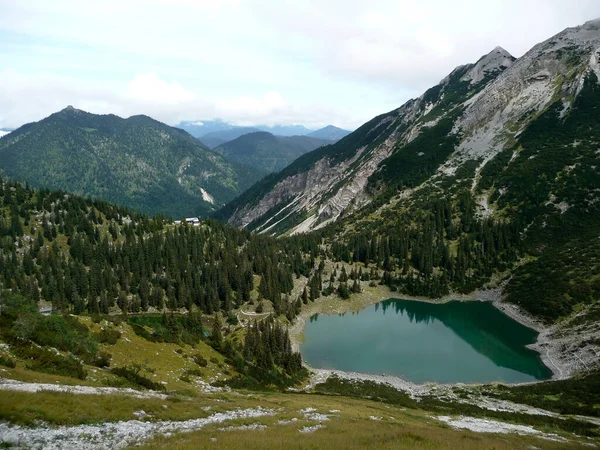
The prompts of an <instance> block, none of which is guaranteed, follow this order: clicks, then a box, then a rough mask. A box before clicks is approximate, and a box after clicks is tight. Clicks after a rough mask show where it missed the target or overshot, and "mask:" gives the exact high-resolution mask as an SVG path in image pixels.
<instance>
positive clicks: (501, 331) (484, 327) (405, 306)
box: [300, 300, 552, 383]
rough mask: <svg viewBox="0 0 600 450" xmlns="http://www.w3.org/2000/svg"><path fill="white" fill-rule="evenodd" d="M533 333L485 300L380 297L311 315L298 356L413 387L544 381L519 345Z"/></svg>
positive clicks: (535, 357) (544, 372)
mask: <svg viewBox="0 0 600 450" xmlns="http://www.w3.org/2000/svg"><path fill="white" fill-rule="evenodd" d="M537 334H538V333H537V332H536V331H535V330H532V329H531V328H527V327H525V326H523V325H521V324H520V323H518V322H516V321H515V320H513V319H511V318H510V317H508V316H507V315H505V314H504V313H502V312H501V311H499V310H498V309H496V308H495V307H494V306H493V305H492V304H490V303H486V302H457V301H453V302H448V303H444V304H433V303H426V302H416V301H410V300H386V301H383V302H380V303H377V304H375V305H373V306H370V307H368V308H366V309H364V310H362V311H360V312H359V313H347V314H344V315H333V316H331V315H315V316H312V317H311V318H310V320H309V321H307V323H306V328H305V330H304V337H305V342H304V343H303V344H302V345H301V347H300V351H301V353H302V357H303V358H304V360H305V361H306V363H307V364H308V365H310V366H311V367H314V368H319V369H336V370H343V371H347V372H361V373H369V374H378V375H381V374H385V375H393V376H398V377H401V378H403V379H405V380H408V381H412V382H415V383H422V382H428V381H435V382H438V383H486V382H492V381H502V382H505V383H520V382H526V381H535V380H545V379H548V378H550V377H551V376H552V372H551V371H550V369H548V368H547V367H546V366H545V365H544V364H543V363H542V360H541V358H540V356H539V354H538V353H537V352H535V351H533V350H530V349H528V348H526V347H525V346H526V345H528V344H532V343H534V342H535V341H536V338H537Z"/></svg>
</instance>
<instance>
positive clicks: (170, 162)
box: [0, 107, 260, 217]
mask: <svg viewBox="0 0 600 450" xmlns="http://www.w3.org/2000/svg"><path fill="white" fill-rule="evenodd" d="M0 170H1V172H2V173H3V174H4V175H6V176H9V177H11V178H14V179H17V180H21V181H27V182H28V183H29V184H30V185H31V186H36V187H46V188H50V189H64V190H67V191H69V192H73V193H77V194H79V195H85V196H90V197H94V198H100V199H104V200H108V201H113V202H117V203H119V204H121V205H124V206H129V207H131V208H134V209H136V210H138V211H141V212H144V213H147V214H165V215H169V216H173V217H182V216H184V215H197V214H207V213H209V212H210V211H212V210H214V209H215V208H216V207H218V206H219V205H221V204H223V203H225V202H227V201H228V200H231V199H233V198H234V197H235V196H237V195H238V194H239V193H241V192H242V191H244V190H245V189H247V188H248V187H249V186H251V185H252V184H253V183H254V182H256V181H257V180H258V179H259V178H260V174H259V172H258V171H255V170H253V169H251V168H248V167H242V166H240V165H238V164H235V163H231V162H229V161H227V160H226V159H224V158H223V157H221V156H220V155H218V154H216V153H213V152H211V151H209V150H208V149H207V148H206V147H204V146H203V145H202V144H201V143H200V142H198V141H197V140H196V139H194V138H193V137H192V136H190V135H189V134H187V133H186V132H185V131H182V130H179V129H176V128H172V127H169V126H167V125H165V124H163V123H160V122H158V121H156V120H153V119H151V118H150V117H147V116H133V117H130V118H129V119H121V118H120V117H117V116H114V115H95V114H90V113H87V112H84V111H80V110H76V109H74V108H72V107H69V108H66V109H64V110H62V111H60V112H58V113H55V114H52V115H51V116H49V117H47V118H46V119H43V120H41V121H40V122H36V123H30V124H27V125H24V126H23V127H21V128H19V129H18V130H15V131H13V132H12V133H11V134H10V135H8V136H5V137H4V138H2V140H0ZM201 189H204V191H205V192H206V193H207V194H208V196H207V195H204V196H203V193H202V191H201ZM209 196H210V197H209ZM210 198H212V199H213V202H214V203H211V202H210V201H207V199H210Z"/></svg>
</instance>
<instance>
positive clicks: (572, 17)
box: [0, 0, 600, 128]
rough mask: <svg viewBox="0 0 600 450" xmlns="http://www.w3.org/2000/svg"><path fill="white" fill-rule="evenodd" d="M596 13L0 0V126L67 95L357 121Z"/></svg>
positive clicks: (578, 6)
mask: <svg viewBox="0 0 600 450" xmlns="http://www.w3.org/2000/svg"><path fill="white" fill-rule="evenodd" d="M597 17H600V1H598V0H569V1H565V0H488V1H485V2H484V1H481V0H452V1H448V0H415V1H413V0H404V1H403V0H369V1H365V0H361V1H352V0H350V1H348V0H285V1H281V0H247V1H246V0H118V1H117V0H97V1H91V0H75V1H72V0H51V1H50V0H0V128H3V127H18V126H20V125H22V124H23V123H25V122H30V121H34V120H40V119H42V118H43V117H45V116H47V115H49V114H50V113H52V112H55V111H57V110H60V109H62V108H64V107H65V106H67V105H69V104H71V105H73V106H75V107H76V108H80V109H84V110H87V111H90V112H94V113H109V112H111V113H115V114H118V115H120V116H123V117H128V116H130V115H133V114H148V115H150V116H152V117H155V118H157V119H159V120H162V121H164V122H167V123H169V124H176V123H178V122H179V121H181V120H202V119H211V118H222V119H224V120H228V121H232V122H234V123H238V124H246V125H253V124H303V125H306V126H308V127H312V128H316V127H319V126H323V125H326V124H330V123H332V124H335V125H338V126H341V127H345V128H355V127H357V126H359V125H360V124H362V123H364V122H365V121H367V120H369V119H370V118H372V117H373V116H375V115H377V114H380V113H383V112H386V111H388V110H391V109H394V108H396V107H398V106H400V105H401V104H402V103H404V102H405V101H406V100H408V99H409V98H411V97H416V96H419V95H420V94H421V93H422V92H423V91H424V90H425V89H427V88H429V87H431V86H432V85H435V84H436V83H437V82H438V81H439V80H440V79H442V78H443V77H444V76H445V75H446V74H447V73H448V72H450V71H451V70H452V69H453V68H454V67H455V66H457V65H459V64H464V63H467V62H474V61H476V60H477V59H478V58H479V57H480V56H481V55H483V54H486V53H488V52H489V51H491V50H492V49H493V48H494V47H495V46H497V45H500V46H502V47H504V48H505V49H506V50H508V51H509V52H510V53H512V54H513V55H514V56H517V57H518V56H521V55H522V54H523V53H525V52H526V51H527V50H528V49H529V48H531V47H532V46H533V45H534V44H536V43H538V42H540V41H543V40H545V39H547V38H549V37H550V36H552V35H554V34H556V33H558V32H560V31H561V30H562V29H564V28H566V27H569V26H576V25H579V24H582V23H583V22H585V21H587V20H590V19H594V18H597Z"/></svg>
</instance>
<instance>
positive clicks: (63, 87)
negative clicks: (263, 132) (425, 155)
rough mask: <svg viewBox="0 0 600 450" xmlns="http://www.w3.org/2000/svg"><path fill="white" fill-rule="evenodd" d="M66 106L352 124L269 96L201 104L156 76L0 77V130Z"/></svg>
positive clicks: (168, 116) (177, 118)
mask: <svg viewBox="0 0 600 450" xmlns="http://www.w3.org/2000/svg"><path fill="white" fill-rule="evenodd" d="M69 104H70V105H73V106H74V107H76V108H79V109H83V110H85V111H89V112H92V113H96V114H108V113H113V114H117V115H119V116H121V117H129V116H132V115H135V114H146V115H149V116H151V117H154V118H156V119H157V120H161V121H163V122H165V123H168V124H170V125H175V124H177V123H179V122H181V121H183V120H189V119H195V118H202V119H213V118H222V119H224V120H227V121H229V122H232V123H236V124H240V125H257V124H267V125H275V124H304V125H306V126H309V127H314V128H318V127H321V126H324V125H326V124H329V123H331V121H333V122H334V123H338V124H340V125H341V126H354V125H355V124H357V123H358V121H357V120H356V119H353V118H351V117H349V116H348V115H347V114H345V113H343V112H341V111H339V110H336V109H334V108H331V107H329V106H327V105H323V104H318V103H308V104H293V105H292V104H291V103H290V102H289V101H286V100H285V99H284V98H283V96H282V95H281V94H280V93H278V92H274V91H270V92H266V93H265V94H264V95H262V96H229V97H222V96H218V97H217V96H214V97H212V98H205V99H202V100H201V99H199V98H198V95H197V94H196V93H194V92H192V91H191V90H188V89H187V88H185V87H184V86H182V85H181V84H179V83H178V82H176V81H165V80H163V79H162V78H161V77H160V76H159V75H158V74H156V73H147V74H137V75H135V76H134V77H133V78H132V79H131V80H130V81H129V82H127V83H125V84H124V85H122V86H120V85H119V84H106V83H103V82H102V81H98V80H88V81H85V80H79V79H74V78H70V77H61V76H56V75H48V74H40V75H28V74H24V73H18V72H14V71H3V72H0V105H1V108H0V110H1V111H2V113H1V114H0V128H5V127H6V128H14V127H19V126H21V125H23V124H24V123H25V122H29V121H37V120H41V119H42V118H44V117H46V116H48V115H50V114H52V113H54V112H56V111H58V110H61V109H63V108H64V107H66V106H67V105H69ZM24 105H27V107H26V108H24ZM196 123H197V124H201V123H202V122H200V121H199V122H196Z"/></svg>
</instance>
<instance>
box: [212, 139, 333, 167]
mask: <svg viewBox="0 0 600 450" xmlns="http://www.w3.org/2000/svg"><path fill="white" fill-rule="evenodd" d="M330 143H331V141H327V140H324V139H317V138H312V137H308V136H289V137H286V136H274V135H272V134H271V133H267V132H266V131H259V132H257V133H250V134H245V135H243V136H240V137H238V138H237V139H234V140H233V141H230V142H227V143H225V144H222V145H220V146H219V147H217V148H215V149H214V150H215V152H217V153H220V154H221V155H223V156H224V157H226V158H227V159H229V160H230V161H234V162H237V163H240V164H244V165H247V166H249V167H253V168H255V169H256V170H261V171H263V172H264V173H270V172H279V171H280V170H281V169H283V168H284V167H286V166H287V165H289V164H290V163H291V162H292V161H294V160H295V159H296V158H298V157H299V156H301V155H303V154H305V153H307V152H310V151H312V150H314V149H316V148H318V147H321V146H323V145H327V144H330Z"/></svg>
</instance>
